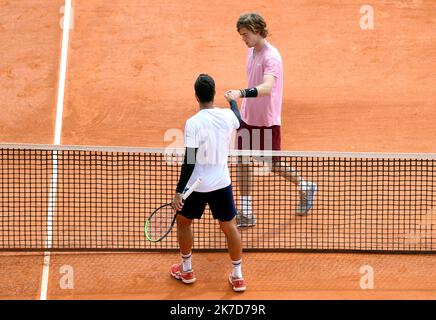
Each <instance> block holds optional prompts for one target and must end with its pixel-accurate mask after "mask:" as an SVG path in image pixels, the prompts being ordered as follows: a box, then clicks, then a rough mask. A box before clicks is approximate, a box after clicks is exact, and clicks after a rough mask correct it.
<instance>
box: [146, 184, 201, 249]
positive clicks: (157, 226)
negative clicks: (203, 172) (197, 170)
mask: <svg viewBox="0 0 436 320" xmlns="http://www.w3.org/2000/svg"><path fill="white" fill-rule="evenodd" d="M200 184H201V179H200V178H199V179H197V180H196V181H195V182H194V184H193V185H192V186H191V187H190V188H189V189H187V190H185V191H184V192H183V194H182V199H183V201H185V200H186V199H187V198H188V197H189V196H190V195H191V193H192V192H194V191H195V190H196V189H197V188H198V186H199V185H200ZM176 217H177V212H176V211H174V209H173V208H172V207H171V203H167V204H164V205H162V206H160V207H159V208H157V209H156V210H154V211H153V213H152V214H151V215H150V217H149V218H148V219H147V220H146V221H145V227H144V231H145V237H146V238H147V240H148V241H150V242H159V241H161V240H163V239H164V238H165V237H166V236H167V235H168V234H169V233H170V232H171V230H172V228H173V226H174V223H175V222H176Z"/></svg>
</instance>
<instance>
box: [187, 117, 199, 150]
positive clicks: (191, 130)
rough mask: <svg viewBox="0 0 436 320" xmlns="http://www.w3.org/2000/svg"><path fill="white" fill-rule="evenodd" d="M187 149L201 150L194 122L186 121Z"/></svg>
mask: <svg viewBox="0 0 436 320" xmlns="http://www.w3.org/2000/svg"><path fill="white" fill-rule="evenodd" d="M185 147H186V148H199V147H200V146H199V142H198V137H197V128H196V126H195V124H194V123H193V122H192V121H189V120H188V121H186V125H185Z"/></svg>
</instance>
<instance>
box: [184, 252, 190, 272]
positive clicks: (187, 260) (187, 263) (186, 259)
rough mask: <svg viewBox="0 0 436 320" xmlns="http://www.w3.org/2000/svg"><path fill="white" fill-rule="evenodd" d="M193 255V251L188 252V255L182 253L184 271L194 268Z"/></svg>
mask: <svg viewBox="0 0 436 320" xmlns="http://www.w3.org/2000/svg"><path fill="white" fill-rule="evenodd" d="M191 257H192V253H191V252H190V253H188V254H187V255H183V254H182V259H183V263H182V268H183V271H188V270H192V265H191Z"/></svg>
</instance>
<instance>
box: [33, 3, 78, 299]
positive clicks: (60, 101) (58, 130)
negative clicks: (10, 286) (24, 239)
mask: <svg viewBox="0 0 436 320" xmlns="http://www.w3.org/2000/svg"><path fill="white" fill-rule="evenodd" d="M70 24H71V0H65V13H64V25H63V33H62V53H61V63H60V68H59V84H58V98H57V108H56V126H55V136H54V144H55V145H57V146H58V145H60V144H61V138H62V115H63V109H64V98H65V79H66V74H67V60H68V46H69V39H70ZM57 177H58V152H57V150H56V149H53V158H52V178H51V183H50V194H49V201H48V210H47V238H46V243H45V247H46V249H48V250H49V249H51V246H52V241H53V216H54V213H55V205H56V193H57ZM49 273H50V251H46V252H45V253H44V265H43V267H42V279H41V295H40V299H41V300H47V292H48V279H49Z"/></svg>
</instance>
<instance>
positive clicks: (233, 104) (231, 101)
mask: <svg viewBox="0 0 436 320" xmlns="http://www.w3.org/2000/svg"><path fill="white" fill-rule="evenodd" d="M224 97H225V98H226V100H227V101H228V102H229V104H230V110H232V111H233V113H234V114H235V116H236V118H237V119H238V121H239V123H241V113H240V112H239V109H238V104H237V102H236V101H235V100H234V99H232V98H231V97H230V95H229V94H228V93H226V94H225V95H224Z"/></svg>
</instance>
